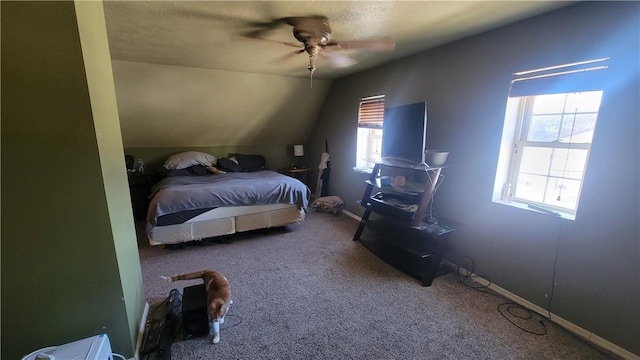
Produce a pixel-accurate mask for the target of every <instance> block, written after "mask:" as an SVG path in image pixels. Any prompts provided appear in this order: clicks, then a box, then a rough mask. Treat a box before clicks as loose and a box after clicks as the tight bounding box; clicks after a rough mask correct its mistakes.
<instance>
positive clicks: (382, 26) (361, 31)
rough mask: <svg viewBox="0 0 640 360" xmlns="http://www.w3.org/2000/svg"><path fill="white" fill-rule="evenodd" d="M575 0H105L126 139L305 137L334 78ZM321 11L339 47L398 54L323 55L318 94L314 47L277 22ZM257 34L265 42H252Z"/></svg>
mask: <svg viewBox="0 0 640 360" xmlns="http://www.w3.org/2000/svg"><path fill="white" fill-rule="evenodd" d="M569 3H570V2H557V1H105V2H104V11H105V17H106V22H107V31H108V36H109V46H110V51H111V58H112V60H113V70H114V78H115V82H116V92H117V97H118V106H119V112H120V121H121V127H122V133H123V141H124V143H125V146H138V147H163V146H199V145H200V146H202V145H251V144H273V143H281V144H291V143H295V142H302V141H304V140H306V138H307V137H308V134H309V132H310V131H311V129H312V127H313V123H314V122H315V119H316V117H317V114H318V112H319V111H320V108H321V106H322V103H323V101H324V98H325V96H326V94H327V92H328V91H329V88H330V85H331V80H333V79H336V78H340V77H343V76H346V75H349V74H352V73H354V72H358V71H362V70H364V69H367V68H370V67H373V66H376V65H380V64H382V63H385V62H389V61H392V60H394V59H398V58H402V57H406V56H408V55H410V54H414V53H417V52H420V51H424V50H426V49H429V48H432V47H435V46H438V45H441V44H444V43H447V42H451V41H454V40H457V39H460V38H463V37H466V36H469V35H472V34H476V33H480V32H484V31H487V30H490V29H493V28H496V27H499V26H502V25H505V24H507V23H512V22H515V21H518V20H521V19H524V18H527V17H531V16H535V15H538V14H540V13H543V12H547V11H550V10H553V9H556V8H559V7H562V6H565V5H568V4H569ZM310 15H323V16H326V17H327V18H328V19H329V24H330V26H331V29H332V39H334V40H343V41H344V40H356V39H367V38H377V37H391V38H393V39H394V41H395V50H393V51H384V52H377V51H367V50H342V51H340V53H341V55H343V56H348V57H349V58H351V59H352V60H354V62H355V64H353V65H352V66H349V67H334V66H331V63H330V62H328V61H326V60H325V59H324V58H323V57H320V58H319V59H318V61H317V63H316V64H315V65H316V67H317V70H316V71H315V72H314V81H313V88H311V82H310V79H309V72H308V70H307V66H308V64H309V58H308V55H307V54H306V53H304V52H300V50H301V49H302V48H303V45H302V44H301V43H299V42H297V40H296V39H295V38H294V36H293V31H292V27H291V26H289V25H286V24H281V23H278V22H277V20H278V19H281V18H283V17H291V16H310ZM275 25H278V26H275ZM256 32H259V33H260V35H261V36H260V38H259V39H258V38H256V37H249V36H247V34H251V33H253V34H255V33H256ZM285 43H286V44H285ZM296 43H299V44H300V45H299V46H297V47H294V46H293V45H296Z"/></svg>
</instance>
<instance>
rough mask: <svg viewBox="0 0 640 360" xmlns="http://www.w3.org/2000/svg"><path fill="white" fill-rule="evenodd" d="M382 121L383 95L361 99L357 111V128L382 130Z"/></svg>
mask: <svg viewBox="0 0 640 360" xmlns="http://www.w3.org/2000/svg"><path fill="white" fill-rule="evenodd" d="M383 121H384V95H377V96H370V97H365V98H362V100H361V101H360V110H359V111H358V127H363V128H370V129H382V124H383Z"/></svg>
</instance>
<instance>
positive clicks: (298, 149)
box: [293, 145, 304, 156]
mask: <svg viewBox="0 0 640 360" xmlns="http://www.w3.org/2000/svg"><path fill="white" fill-rule="evenodd" d="M293 156H304V146H302V145H293Z"/></svg>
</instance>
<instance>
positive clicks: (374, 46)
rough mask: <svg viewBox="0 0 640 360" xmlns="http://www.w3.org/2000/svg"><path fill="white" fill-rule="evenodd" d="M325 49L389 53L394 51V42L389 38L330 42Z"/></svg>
mask: <svg viewBox="0 0 640 360" xmlns="http://www.w3.org/2000/svg"><path fill="white" fill-rule="evenodd" d="M326 47H327V48H330V49H332V50H338V49H339V50H351V49H365V50H373V51H390V50H393V49H395V47H396V42H395V40H393V39H392V38H390V37H383V38H372V39H361V40H346V41H332V42H330V43H328V44H327V45H326Z"/></svg>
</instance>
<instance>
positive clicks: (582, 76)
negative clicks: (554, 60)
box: [509, 58, 609, 97]
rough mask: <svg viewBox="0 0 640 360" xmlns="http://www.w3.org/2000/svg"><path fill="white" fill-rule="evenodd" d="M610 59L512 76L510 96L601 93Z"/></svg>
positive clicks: (524, 72) (553, 67)
mask: <svg viewBox="0 0 640 360" xmlns="http://www.w3.org/2000/svg"><path fill="white" fill-rule="evenodd" d="M608 69H609V58H602V59H596V60H588V61H581V62H576V63H571V64H565V65H558V66H552V67H548V68H543V69H536V70H529V71H522V72H518V73H515V74H513V76H512V79H511V90H510V91H509V96H510V97H518V96H534V95H544V94H560V93H573V92H583V91H595V90H602V89H603V87H604V84H606V80H607V76H609V74H608Z"/></svg>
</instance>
